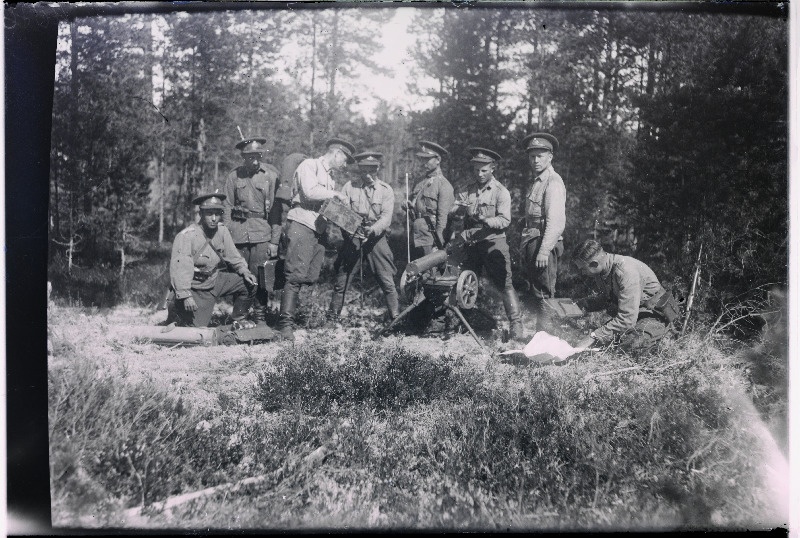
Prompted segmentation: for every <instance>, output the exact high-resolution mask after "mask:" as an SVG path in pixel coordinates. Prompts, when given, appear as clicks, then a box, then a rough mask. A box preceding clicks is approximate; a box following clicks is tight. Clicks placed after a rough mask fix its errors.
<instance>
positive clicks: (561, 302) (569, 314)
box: [544, 298, 583, 318]
mask: <svg viewBox="0 0 800 538" xmlns="http://www.w3.org/2000/svg"><path fill="white" fill-rule="evenodd" d="M544 303H545V305H546V307H547V308H548V309H549V310H550V313H551V314H552V315H554V316H556V317H557V318H579V317H581V316H583V310H581V307H579V306H578V305H577V304H575V302H574V301H573V300H572V299H570V298H563V299H545V300H544Z"/></svg>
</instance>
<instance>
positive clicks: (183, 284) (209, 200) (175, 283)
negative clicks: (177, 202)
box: [169, 194, 256, 327]
mask: <svg viewBox="0 0 800 538" xmlns="http://www.w3.org/2000/svg"><path fill="white" fill-rule="evenodd" d="M224 199H225V195H224V194H203V195H200V196H198V197H197V198H195V199H194V200H193V203H194V204H195V205H198V206H199V207H200V223H196V224H192V225H190V226H188V227H187V228H185V229H184V230H183V231H181V232H180V233H179V234H178V235H177V237H175V241H174V242H173V244H172V258H171V259H170V264H169V276H170V284H171V286H172V290H173V291H174V293H175V301H174V302H173V305H172V309H173V313H172V315H170V318H175V317H177V320H178V322H179V325H181V326H185V327H207V326H208V323H209V321H211V313H212V311H213V310H214V305H215V304H216V302H217V301H218V300H219V299H220V298H222V297H232V298H233V313H232V314H231V317H232V318H233V320H234V321H235V322H237V321H238V322H240V323H241V322H242V320H244V318H245V316H247V311H248V309H249V308H250V305H251V304H252V303H253V299H254V298H255V294H256V277H255V276H253V274H252V273H251V272H250V270H249V269H248V268H247V262H246V261H245V259H244V258H243V257H242V255H241V254H239V251H238V250H237V249H236V245H235V244H234V242H233V238H231V234H230V232H229V231H228V229H227V228H226V227H225V226H220V221H221V220H222V212H223V207H224V206H223V203H222V202H223V200H224ZM226 265H227V266H229V267H230V270H231V271H232V272H226V271H220V268H221V267H225V266H226ZM234 272H235V273H236V274H234ZM247 323H248V324H252V322H247ZM248 326H250V325H248Z"/></svg>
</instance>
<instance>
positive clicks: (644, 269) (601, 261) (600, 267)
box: [572, 239, 679, 351]
mask: <svg viewBox="0 0 800 538" xmlns="http://www.w3.org/2000/svg"><path fill="white" fill-rule="evenodd" d="M572 259H573V263H574V264H575V265H576V266H577V268H578V270H579V271H580V272H581V274H583V275H585V276H589V277H593V278H594V283H595V286H596V288H597V290H598V291H599V293H598V294H597V295H595V296H592V297H589V298H587V299H583V300H580V301H578V305H579V306H581V307H583V308H586V309H587V310H589V311H593V310H601V309H602V308H603V307H604V306H606V305H607V304H608V301H609V299H611V301H612V302H613V305H612V309H611V311H612V315H613V317H612V318H611V320H610V321H609V322H608V323H606V324H605V325H603V326H602V327H600V328H598V329H596V330H595V331H594V332H592V333H591V335H590V336H588V337H586V338H584V339H583V340H581V341H580V342H579V343H578V344H577V345H576V347H578V348H588V347H591V346H593V345H594V344H595V343H599V344H611V343H616V344H619V345H620V346H621V347H623V348H625V349H630V350H635V351H642V350H646V349H649V348H651V347H652V346H654V345H655V344H656V343H658V341H659V340H660V339H661V338H663V337H664V336H665V335H666V334H667V332H668V327H669V325H670V324H671V323H672V322H673V321H674V319H675V318H676V317H677V316H678V313H679V310H678V306H677V302H676V301H675V298H674V297H673V295H672V292H671V291H667V290H665V289H664V288H663V287H662V286H661V283H660V282H659V281H658V278H657V277H656V275H655V273H653V270H652V269H650V267H648V266H647V264H645V263H644V262H641V261H639V260H637V259H635V258H631V257H630V256H622V255H619V254H609V253H607V252H605V251H604V250H603V247H602V246H601V245H600V243H598V242H597V241H595V240H593V239H588V240H586V241H584V242H583V243H582V244H580V245H579V246H578V248H577V249H575V253H574V254H573V257H572Z"/></svg>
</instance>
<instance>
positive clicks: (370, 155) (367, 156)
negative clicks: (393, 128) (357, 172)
mask: <svg viewBox="0 0 800 538" xmlns="http://www.w3.org/2000/svg"><path fill="white" fill-rule="evenodd" d="M354 159H355V160H356V163H358V166H365V167H368V166H376V167H377V166H380V165H381V162H383V153H378V152H377V151H365V152H363V153H359V154H358V155H356V156H355V157H354Z"/></svg>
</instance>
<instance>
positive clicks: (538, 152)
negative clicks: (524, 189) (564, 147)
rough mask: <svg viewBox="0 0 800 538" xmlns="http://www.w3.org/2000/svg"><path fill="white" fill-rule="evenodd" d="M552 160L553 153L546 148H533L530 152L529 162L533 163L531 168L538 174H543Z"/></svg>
mask: <svg viewBox="0 0 800 538" xmlns="http://www.w3.org/2000/svg"><path fill="white" fill-rule="evenodd" d="M552 160H553V153H552V152H550V151H547V150H546V149H532V150H530V151H529V152H528V162H529V163H531V168H533V170H534V171H535V172H536V173H537V174H541V173H542V172H544V171H545V170H547V167H548V166H550V161H552Z"/></svg>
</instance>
